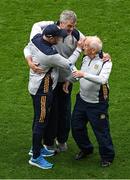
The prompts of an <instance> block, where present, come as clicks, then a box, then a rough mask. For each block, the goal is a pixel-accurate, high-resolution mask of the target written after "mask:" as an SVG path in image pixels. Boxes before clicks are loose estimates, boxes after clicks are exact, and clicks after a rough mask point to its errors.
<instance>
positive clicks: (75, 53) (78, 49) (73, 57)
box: [68, 47, 81, 64]
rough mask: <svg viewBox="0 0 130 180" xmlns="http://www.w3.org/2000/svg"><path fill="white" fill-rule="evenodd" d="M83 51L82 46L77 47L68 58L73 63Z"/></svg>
mask: <svg viewBox="0 0 130 180" xmlns="http://www.w3.org/2000/svg"><path fill="white" fill-rule="evenodd" d="M80 53H81V49H80V48H78V47H77V48H76V49H75V51H74V52H73V54H72V55H71V56H70V57H69V58H68V60H69V61H70V62H71V63H72V64H75V63H76V61H77V60H78V58H79V56H80Z"/></svg>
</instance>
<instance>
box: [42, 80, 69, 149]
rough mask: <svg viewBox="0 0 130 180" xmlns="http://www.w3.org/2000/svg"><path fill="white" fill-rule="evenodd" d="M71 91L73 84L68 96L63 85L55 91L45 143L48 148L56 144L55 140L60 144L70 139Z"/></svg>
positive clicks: (58, 85) (59, 84)
mask: <svg viewBox="0 0 130 180" xmlns="http://www.w3.org/2000/svg"><path fill="white" fill-rule="evenodd" d="M71 91H72V84H71V85H70V86H69V93H68V94H66V93H65V92H64V91H63V83H58V84H57V86H56V88H55V90H54V91H53V103H52V108H51V113H50V114H51V116H50V120H49V123H48V125H47V128H46V133H45V136H44V143H45V144H46V145H48V146H52V145H53V144H54V139H55V138H57V140H58V142H59V143H65V142H66V141H67V139H68V136H69V131H70V120H71Z"/></svg>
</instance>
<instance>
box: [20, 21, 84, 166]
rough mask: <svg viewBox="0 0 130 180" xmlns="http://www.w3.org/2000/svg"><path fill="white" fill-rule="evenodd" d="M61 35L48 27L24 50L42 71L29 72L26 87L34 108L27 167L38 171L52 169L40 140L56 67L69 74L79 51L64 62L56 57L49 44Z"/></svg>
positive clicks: (53, 86)
mask: <svg viewBox="0 0 130 180" xmlns="http://www.w3.org/2000/svg"><path fill="white" fill-rule="evenodd" d="M64 35H66V33H65V32H64V30H62V29H60V28H59V27H58V26H57V25H55V24H51V25H48V26H47V27H46V28H45V29H44V31H43V33H42V34H37V35H36V36H34V38H33V39H32V40H31V42H30V43H29V44H28V45H27V46H26V47H25V49H24V55H25V58H26V59H28V58H29V57H30V56H31V57H32V60H33V62H35V63H38V64H39V67H40V68H42V69H44V72H43V73H42V74H37V73H35V72H34V71H33V70H32V69H30V76H29V86H28V89H29V93H30V94H31V97H32V100H33V108H34V121H33V127H32V131H33V135H32V157H31V159H30V160H29V164H31V165H34V166H37V167H39V168H42V169H50V168H52V166H53V164H51V163H49V162H47V161H46V160H45V159H44V156H46V155H48V154H47V153H48V152H49V151H47V149H46V148H45V147H43V145H42V140H43V137H44V133H45V129H46V126H47V124H48V123H49V120H50V118H49V116H50V111H51V107H52V106H51V105H52V102H53V90H54V89H55V87H56V84H57V81H58V67H60V68H63V69H68V71H70V64H71V63H72V64H74V63H75V62H76V60H77V59H78V57H79V55H80V52H81V49H79V48H78V47H77V48H76V49H75V51H74V52H73V54H72V55H71V56H70V57H69V58H68V59H66V58H64V57H63V56H61V55H60V54H58V52H57V51H56V50H55V48H53V47H52V45H54V44H56V43H58V42H59V39H60V37H62V36H64ZM70 73H71V71H70ZM48 135H49V134H48ZM46 152H47V153H46ZM50 154H51V153H50V152H49V155H50Z"/></svg>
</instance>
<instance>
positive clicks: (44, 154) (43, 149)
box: [28, 146, 55, 157]
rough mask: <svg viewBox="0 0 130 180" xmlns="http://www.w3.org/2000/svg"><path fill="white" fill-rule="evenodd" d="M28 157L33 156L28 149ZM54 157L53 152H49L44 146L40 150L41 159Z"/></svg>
mask: <svg viewBox="0 0 130 180" xmlns="http://www.w3.org/2000/svg"><path fill="white" fill-rule="evenodd" d="M28 154H29V155H30V156H33V151H32V148H31V149H30V151H29V153H28ZM54 155H55V150H49V149H47V147H46V146H44V147H43V148H41V156H43V157H51V156H54Z"/></svg>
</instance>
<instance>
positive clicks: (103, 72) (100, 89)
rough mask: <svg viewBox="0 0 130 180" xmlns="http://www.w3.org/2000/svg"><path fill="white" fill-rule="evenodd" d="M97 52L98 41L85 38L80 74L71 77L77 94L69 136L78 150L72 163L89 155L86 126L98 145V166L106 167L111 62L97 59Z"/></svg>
mask: <svg viewBox="0 0 130 180" xmlns="http://www.w3.org/2000/svg"><path fill="white" fill-rule="evenodd" d="M101 49H102V42H101V40H100V39H99V38H98V37H95V36H94V37H87V39H86V40H85V42H84V54H85V55H86V56H85V57H84V59H83V62H82V67H81V71H75V72H74V73H73V77H75V78H80V92H79V93H78V94H77V98H76V103H75V107H74V110H73V114H72V135H73V137H74V139H75V141H76V143H77V145H78V147H79V148H80V152H79V153H78V154H77V155H76V160H79V159H82V158H84V157H86V156H87V155H88V154H91V153H93V145H92V143H91V141H90V139H89V136H88V131H87V127H86V125H87V123H88V122H89V123H90V125H91V127H92V129H93V131H94V134H95V136H96V139H97V141H98V144H99V154H100V157H101V166H102V167H106V166H109V165H110V164H111V163H112V161H113V159H114V156H115V152H114V148H113V143H112V139H111V135H110V128H109V116H108V101H109V86H108V79H109V75H110V72H111V68H112V62H111V61H110V60H108V61H106V62H103V60H102V59H100V57H99V55H98V52H99V51H100V50H101Z"/></svg>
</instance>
